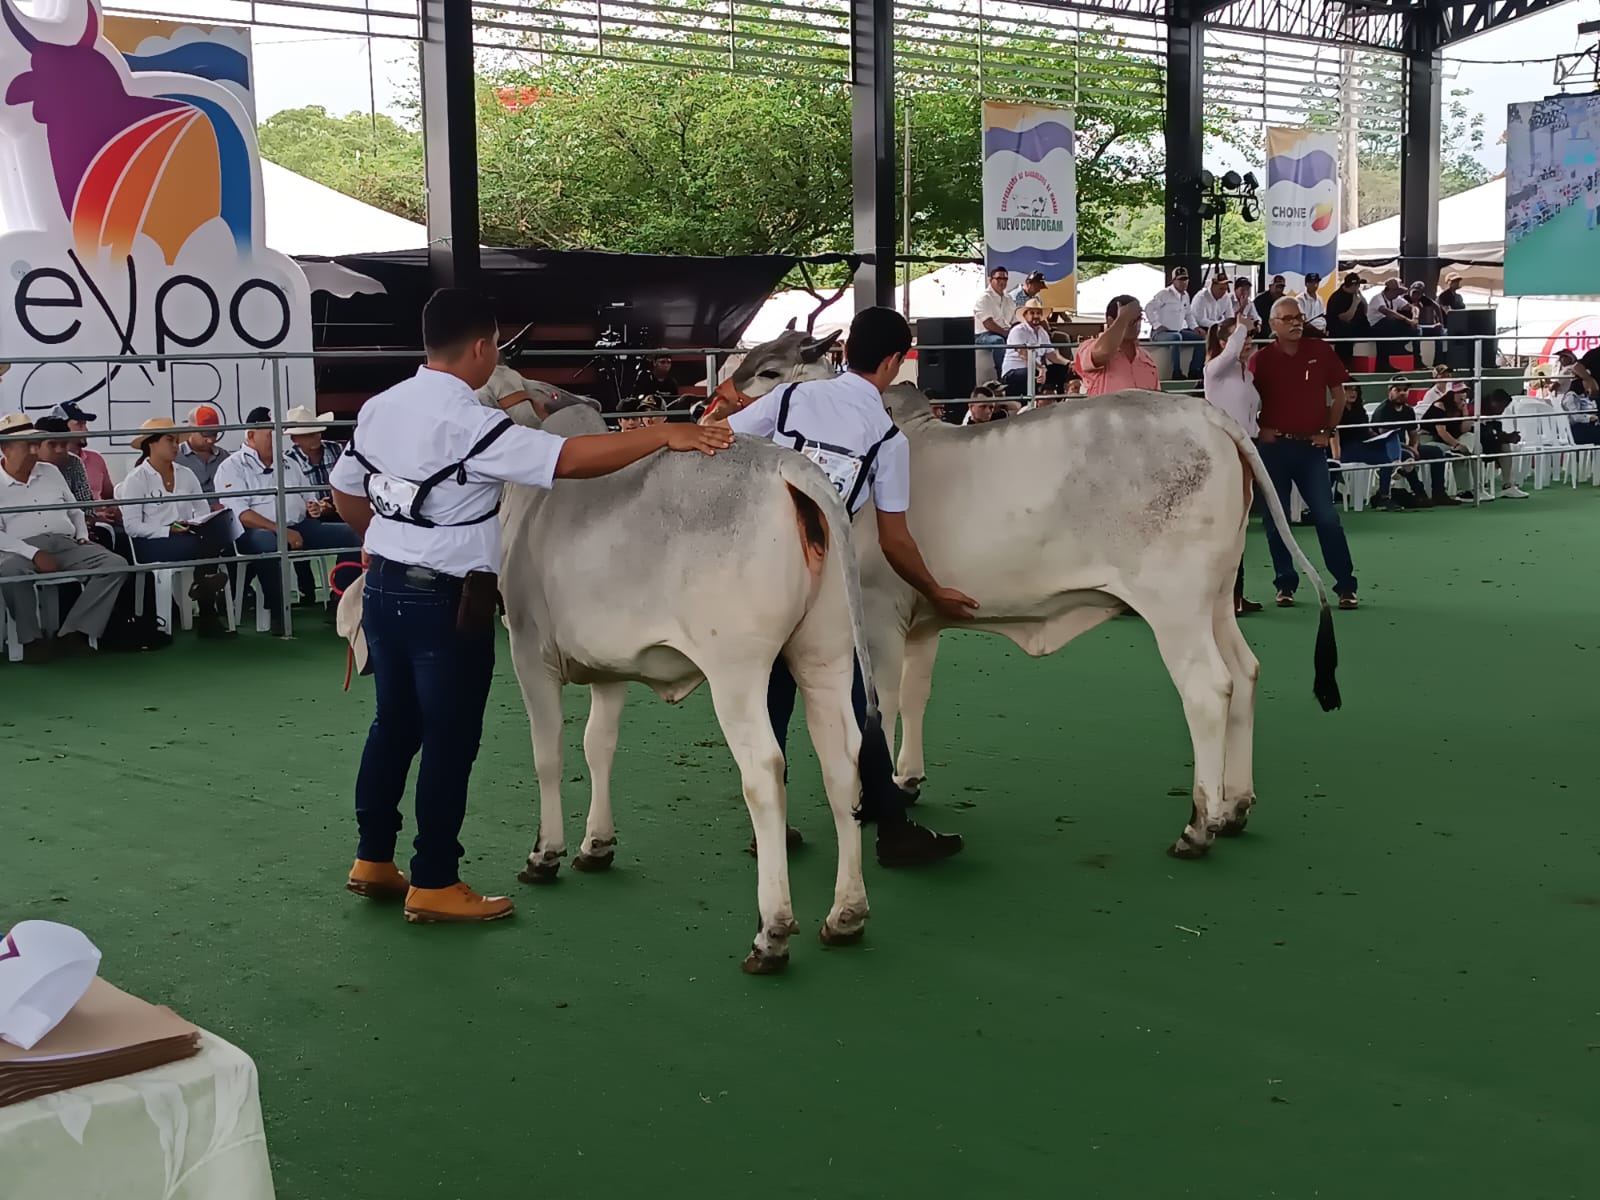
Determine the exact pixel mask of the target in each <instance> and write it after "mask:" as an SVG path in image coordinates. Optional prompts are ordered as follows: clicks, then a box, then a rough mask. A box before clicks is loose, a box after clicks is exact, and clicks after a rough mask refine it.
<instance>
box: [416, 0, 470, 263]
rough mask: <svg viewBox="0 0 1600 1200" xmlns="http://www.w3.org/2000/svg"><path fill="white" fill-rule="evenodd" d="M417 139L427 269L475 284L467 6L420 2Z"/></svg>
mask: <svg viewBox="0 0 1600 1200" xmlns="http://www.w3.org/2000/svg"><path fill="white" fill-rule="evenodd" d="M422 18H423V40H422V136H423V144H424V162H425V167H426V171H427V187H428V265H429V266H430V267H431V268H432V269H433V277H434V283H435V284H436V285H438V286H439V287H469V286H471V285H472V284H473V283H475V282H476V281H477V277H478V267H479V265H480V256H479V253H478V243H479V240H480V238H479V233H478V93H477V80H476V78H475V76H474V74H473V55H472V5H470V4H466V3H462V2H461V0H423V5H422Z"/></svg>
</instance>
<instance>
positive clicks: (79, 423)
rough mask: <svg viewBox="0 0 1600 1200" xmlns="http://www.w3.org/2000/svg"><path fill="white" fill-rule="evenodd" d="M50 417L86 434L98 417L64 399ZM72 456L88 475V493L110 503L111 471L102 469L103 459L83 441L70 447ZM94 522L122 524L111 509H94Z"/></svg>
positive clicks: (115, 510) (51, 411) (76, 442)
mask: <svg viewBox="0 0 1600 1200" xmlns="http://www.w3.org/2000/svg"><path fill="white" fill-rule="evenodd" d="M50 415H51V416H52V417H56V418H59V419H62V420H65V421H66V423H67V428H68V429H69V430H71V431H72V432H73V433H87V432H88V431H89V422H91V421H97V420H99V418H98V417H97V416H95V414H94V413H92V412H85V411H84V410H83V409H82V408H81V407H79V405H78V403H77V401H75V400H68V401H67V402H66V403H65V404H58V405H56V406H55V407H54V408H52V409H51V410H50ZM71 450H72V453H73V454H75V455H77V457H78V461H79V462H81V463H83V469H84V472H85V473H86V474H87V475H88V476H89V492H90V494H91V495H92V496H93V497H94V498H95V499H96V500H102V501H104V500H110V499H111V498H112V486H111V469H110V468H109V467H107V466H106V460H105V459H104V458H103V457H101V455H100V454H99V453H98V452H97V451H94V450H91V449H89V440H88V439H87V438H81V437H80V438H78V439H76V440H75V441H74V442H73V443H72V445H71ZM94 516H95V518H96V519H98V520H101V521H104V522H106V523H107V524H109V525H120V524H122V513H121V511H120V510H119V509H117V508H116V507H115V506H107V507H101V508H96V509H95V510H94Z"/></svg>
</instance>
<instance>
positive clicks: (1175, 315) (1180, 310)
mask: <svg viewBox="0 0 1600 1200" xmlns="http://www.w3.org/2000/svg"><path fill="white" fill-rule="evenodd" d="M1148 307H1149V315H1150V340H1151V341H1152V342H1176V343H1177V345H1175V346H1173V347H1172V377H1173V378H1174V379H1199V378H1200V374H1201V371H1202V369H1203V366H1202V364H1203V363H1204V361H1205V353H1206V335H1205V334H1204V333H1202V332H1201V331H1200V329H1199V327H1198V326H1196V325H1195V322H1194V307H1193V305H1192V304H1191V302H1190V300H1189V272H1188V271H1187V270H1186V269H1185V268H1183V267H1179V268H1178V269H1177V270H1175V271H1173V272H1172V282H1171V284H1169V285H1168V286H1167V287H1164V288H1162V289H1161V290H1160V291H1159V292H1157V293H1156V294H1155V295H1154V296H1152V297H1150V304H1149V306H1148ZM1140 315H1141V316H1142V315H1143V314H1142V313H1141V314H1140ZM1185 342H1192V343H1194V350H1193V351H1192V352H1191V353H1189V354H1187V355H1186V354H1184V348H1183V344H1184V343H1185ZM1186 358H1187V360H1188V361H1187V362H1185V361H1184V360H1185V359H1186ZM1078 373H1079V374H1080V375H1083V372H1082V371H1081V370H1080V371H1079V372H1078ZM1083 377H1084V379H1085V380H1087V379H1088V378H1089V377H1088V376H1087V375H1084V376H1083ZM1108 390H1112V391H1114V390H1116V389H1114V388H1113V389H1108ZM1089 394H1090V395H1091V396H1093V395H1095V394H1096V392H1095V390H1094V389H1093V388H1090V389H1089Z"/></svg>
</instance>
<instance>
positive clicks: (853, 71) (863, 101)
mask: <svg viewBox="0 0 1600 1200" xmlns="http://www.w3.org/2000/svg"><path fill="white" fill-rule="evenodd" d="M850 81H851V88H850V118H851V119H850V124H851V133H852V140H851V151H850V191H851V209H852V212H853V214H854V217H855V246H856V252H857V253H859V254H870V255H871V256H872V259H871V261H869V262H864V263H862V264H861V266H860V267H859V268H858V269H857V271H856V277H855V285H856V286H855V296H856V311H857V312H859V311H860V310H861V309H863V308H870V307H872V306H873V305H875V304H881V305H892V304H893V303H894V257H895V249H894V247H895V238H894V216H895V199H896V197H895V180H894V0H850Z"/></svg>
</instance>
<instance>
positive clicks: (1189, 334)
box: [1150, 329, 1206, 379]
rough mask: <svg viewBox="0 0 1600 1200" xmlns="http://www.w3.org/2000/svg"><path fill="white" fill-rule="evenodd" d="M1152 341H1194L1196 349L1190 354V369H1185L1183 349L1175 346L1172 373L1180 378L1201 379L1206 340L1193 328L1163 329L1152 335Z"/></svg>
mask: <svg viewBox="0 0 1600 1200" xmlns="http://www.w3.org/2000/svg"><path fill="white" fill-rule="evenodd" d="M1150 340H1151V341H1152V342H1169V343H1170V342H1180V343H1181V342H1193V343H1194V351H1193V352H1192V353H1191V354H1190V355H1189V369H1188V370H1187V371H1186V370H1184V369H1183V350H1182V349H1181V348H1179V347H1176V346H1175V347H1173V351H1172V374H1173V375H1174V376H1175V377H1177V378H1179V379H1199V378H1200V372H1201V371H1202V370H1203V369H1204V364H1205V357H1206V340H1205V338H1203V337H1201V336H1200V335H1199V334H1198V333H1196V332H1195V331H1194V330H1192V329H1162V330H1159V331H1157V332H1155V333H1152V334H1151V335H1150Z"/></svg>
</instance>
